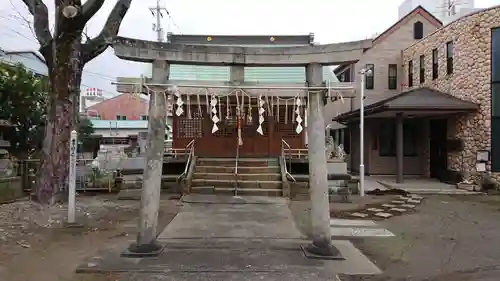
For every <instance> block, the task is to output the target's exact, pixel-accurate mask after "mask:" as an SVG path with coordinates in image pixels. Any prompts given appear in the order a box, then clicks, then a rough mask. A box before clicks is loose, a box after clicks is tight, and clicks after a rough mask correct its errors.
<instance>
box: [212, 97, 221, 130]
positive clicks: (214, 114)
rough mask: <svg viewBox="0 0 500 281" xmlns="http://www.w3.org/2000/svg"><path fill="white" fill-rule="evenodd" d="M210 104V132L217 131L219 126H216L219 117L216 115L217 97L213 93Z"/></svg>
mask: <svg viewBox="0 0 500 281" xmlns="http://www.w3.org/2000/svg"><path fill="white" fill-rule="evenodd" d="M210 106H211V107H212V114H213V116H212V122H213V123H214V126H213V127H212V134H213V133H215V132H217V131H218V130H219V127H217V123H219V121H220V120H219V117H218V116H217V98H216V97H215V95H213V96H212V100H211V101H210Z"/></svg>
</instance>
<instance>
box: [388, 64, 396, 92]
mask: <svg viewBox="0 0 500 281" xmlns="http://www.w3.org/2000/svg"><path fill="white" fill-rule="evenodd" d="M388 82H389V89H390V90H395V89H397V88H398V65H397V64H389V81H388Z"/></svg>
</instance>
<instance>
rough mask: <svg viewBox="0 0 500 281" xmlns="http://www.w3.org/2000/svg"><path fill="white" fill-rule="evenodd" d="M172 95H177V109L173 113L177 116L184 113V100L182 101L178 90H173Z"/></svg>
mask: <svg viewBox="0 0 500 281" xmlns="http://www.w3.org/2000/svg"><path fill="white" fill-rule="evenodd" d="M174 95H175V96H176V97H177V100H176V102H175V103H176V104H177V110H176V111H175V114H176V115H177V116H181V115H182V113H184V109H182V106H183V105H184V102H183V101H182V97H181V93H179V91H177V92H175V94H174Z"/></svg>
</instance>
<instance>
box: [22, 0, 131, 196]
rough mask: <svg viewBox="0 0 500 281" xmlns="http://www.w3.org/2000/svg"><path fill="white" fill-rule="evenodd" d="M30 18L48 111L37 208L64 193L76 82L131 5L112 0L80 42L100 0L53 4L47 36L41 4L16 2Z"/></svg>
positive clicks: (26, 0) (109, 40)
mask: <svg viewBox="0 0 500 281" xmlns="http://www.w3.org/2000/svg"><path fill="white" fill-rule="evenodd" d="M22 1H23V2H24V4H25V5H26V7H27V8H28V10H29V11H30V13H31V14H32V15H33V27H34V31H35V34H36V38H37V40H38V42H39V43H40V52H41V53H42V55H43V57H44V58H45V61H46V63H47V67H48V69H49V80H50V92H49V98H50V101H49V106H50V108H49V111H48V120H47V124H46V129H45V139H44V142H43V149H42V151H43V155H42V163H41V167H40V171H39V176H38V183H37V190H36V196H37V199H38V201H39V202H40V203H42V204H54V203H55V202H56V201H58V199H60V198H57V195H58V194H63V193H62V191H64V190H67V185H68V171H69V141H70V135H71V130H73V128H76V123H77V122H78V116H77V113H78V104H79V99H80V83H81V80H82V71H83V67H84V65H85V64H86V63H87V62H89V61H91V60H92V59H94V58H95V57H97V56H99V55H100V54H102V53H103V52H104V51H105V50H106V48H108V47H109V46H110V45H111V44H112V42H113V38H115V37H116V36H117V35H118V30H119V28H120V25H121V23H122V21H123V18H124V17H125V15H126V13H127V11H128V9H129V8H130V3H131V2H132V0H118V1H116V4H115V6H114V7H113V9H112V10H111V12H110V14H109V16H108V19H107V20H106V22H105V24H104V27H103V29H102V30H101V32H100V33H99V34H98V35H97V36H95V37H94V38H88V37H87V40H86V42H85V43H82V34H83V30H84V28H85V25H86V24H87V22H88V21H89V20H90V19H91V18H92V17H93V16H94V15H95V14H96V13H97V12H98V11H99V9H100V8H101V7H102V6H103V5H104V2H105V0H87V1H85V2H84V3H82V1H80V0H66V1H60V0H55V1H54V4H55V23H54V25H55V28H54V34H51V32H50V28H49V12H48V9H47V5H45V3H44V1H43V0H22ZM69 6H72V7H73V8H76V10H77V11H78V13H77V14H76V15H71V16H70V15H66V16H65V15H63V10H64V8H66V7H69Z"/></svg>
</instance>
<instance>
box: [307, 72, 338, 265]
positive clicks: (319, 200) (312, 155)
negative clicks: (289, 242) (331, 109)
mask: <svg viewBox="0 0 500 281" xmlns="http://www.w3.org/2000/svg"><path fill="white" fill-rule="evenodd" d="M306 77H307V83H308V86H309V87H321V86H323V66H322V65H321V64H316V63H314V64H309V65H307V67H306ZM324 94H325V93H324V91H320V90H312V91H310V92H309V99H310V100H309V105H310V106H309V112H308V113H309V118H308V119H307V120H308V124H307V134H308V136H309V144H308V145H309V146H308V148H309V149H308V156H309V193H310V197H311V221H312V240H313V241H312V243H311V244H310V245H308V246H307V247H306V248H305V249H306V251H307V252H309V253H310V254H312V255H315V256H320V257H324V258H329V259H332V258H339V257H340V252H339V251H338V250H337V249H336V248H335V247H333V246H332V243H331V232H330V204H329V196H328V179H327V173H328V171H327V166H326V153H325V146H326V145H325V120H324V117H323V107H324V105H323V97H324Z"/></svg>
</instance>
